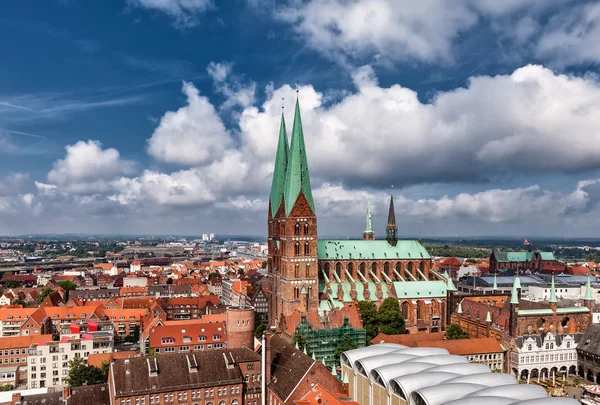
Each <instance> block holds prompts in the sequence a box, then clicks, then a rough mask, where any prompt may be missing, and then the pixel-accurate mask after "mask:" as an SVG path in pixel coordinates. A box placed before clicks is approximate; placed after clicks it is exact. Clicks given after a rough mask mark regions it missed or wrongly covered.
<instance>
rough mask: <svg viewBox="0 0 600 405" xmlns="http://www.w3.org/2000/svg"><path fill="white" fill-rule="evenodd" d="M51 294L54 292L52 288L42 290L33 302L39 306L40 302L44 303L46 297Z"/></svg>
mask: <svg viewBox="0 0 600 405" xmlns="http://www.w3.org/2000/svg"><path fill="white" fill-rule="evenodd" d="M53 292H54V290H53V289H52V288H44V289H43V290H42V292H41V293H40V295H38V296H37V297H36V298H35V300H36V301H37V303H38V304H41V303H42V302H44V300H45V299H46V297H47V296H49V295H50V294H52V293H53Z"/></svg>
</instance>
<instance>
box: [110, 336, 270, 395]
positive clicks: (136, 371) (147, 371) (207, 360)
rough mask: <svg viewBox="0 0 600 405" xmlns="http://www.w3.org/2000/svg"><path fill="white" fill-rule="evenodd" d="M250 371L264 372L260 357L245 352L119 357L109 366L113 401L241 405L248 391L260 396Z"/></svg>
mask: <svg viewBox="0 0 600 405" xmlns="http://www.w3.org/2000/svg"><path fill="white" fill-rule="evenodd" d="M248 369H252V370H260V356H259V355H258V354H257V353H255V352H254V351H252V350H250V349H245V348H244V349H231V350H229V349H226V350H219V351H211V352H196V353H185V354H184V353H181V354H171V355H161V356H156V357H136V358H132V359H119V360H115V361H114V362H113V363H111V365H110V371H109V377H108V381H109V384H112V386H111V387H110V390H109V391H110V395H111V401H110V403H111V404H113V405H133V404H137V405H162V404H172V403H175V404H181V403H185V404H200V405H208V404H222V405H243V404H244V403H245V402H244V401H245V400H246V399H247V397H248V393H255V392H256V393H258V394H260V381H254V382H251V381H246V380H245V371H246V370H248ZM132 387H135V390H134V392H132ZM254 395H256V394H254Z"/></svg>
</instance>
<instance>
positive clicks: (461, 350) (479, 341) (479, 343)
mask: <svg viewBox="0 0 600 405" xmlns="http://www.w3.org/2000/svg"><path fill="white" fill-rule="evenodd" d="M416 347H439V348H442V349H446V350H448V352H449V353H450V354H455V355H458V356H466V355H471V354H488V353H501V352H503V351H504V350H503V349H502V347H501V346H500V342H498V340H496V338H475V339H458V340H423V341H417V345H416Z"/></svg>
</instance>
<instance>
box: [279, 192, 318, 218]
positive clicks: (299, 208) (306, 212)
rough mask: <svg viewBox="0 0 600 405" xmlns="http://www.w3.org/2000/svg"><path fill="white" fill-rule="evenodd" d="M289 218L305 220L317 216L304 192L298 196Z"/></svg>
mask: <svg viewBox="0 0 600 405" xmlns="http://www.w3.org/2000/svg"><path fill="white" fill-rule="evenodd" d="M282 206H283V204H282ZM289 216H290V217H294V218H305V217H313V216H315V214H314V212H313V210H312V208H311V206H310V204H309V203H308V200H307V199H306V197H305V196H304V192H302V191H301V192H300V194H299V195H298V198H297V199H296V202H295V203H294V205H293V207H292V211H291V212H290V215H289Z"/></svg>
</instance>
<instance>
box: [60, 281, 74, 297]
mask: <svg viewBox="0 0 600 405" xmlns="http://www.w3.org/2000/svg"><path fill="white" fill-rule="evenodd" d="M58 285H59V286H60V287H61V288H62V289H63V290H65V301H68V300H69V291H72V290H76V289H77V284H75V283H74V282H72V281H71V280H62V281H59V282H58Z"/></svg>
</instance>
